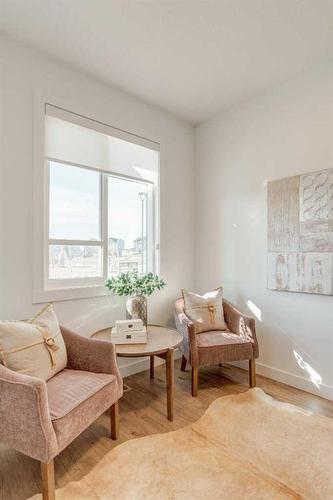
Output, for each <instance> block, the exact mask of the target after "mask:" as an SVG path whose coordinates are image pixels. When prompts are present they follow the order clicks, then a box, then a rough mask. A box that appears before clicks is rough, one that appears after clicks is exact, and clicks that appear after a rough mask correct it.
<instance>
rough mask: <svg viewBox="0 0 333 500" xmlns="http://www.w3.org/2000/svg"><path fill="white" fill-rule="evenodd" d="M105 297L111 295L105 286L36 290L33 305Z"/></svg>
mask: <svg viewBox="0 0 333 500" xmlns="http://www.w3.org/2000/svg"><path fill="white" fill-rule="evenodd" d="M105 295H110V292H109V290H108V289H107V288H106V287H105V286H104V285H95V286H77V287H72V288H54V289H46V290H34V292H33V299H32V302H33V304H43V303H47V302H62V301H65V300H79V299H88V298H93V297H103V296H105Z"/></svg>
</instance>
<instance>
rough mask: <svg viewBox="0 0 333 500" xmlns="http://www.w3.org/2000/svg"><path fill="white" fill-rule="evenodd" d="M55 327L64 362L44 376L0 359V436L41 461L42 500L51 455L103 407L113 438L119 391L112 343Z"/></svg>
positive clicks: (49, 493)
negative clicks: (50, 375) (22, 370)
mask: <svg viewBox="0 0 333 500" xmlns="http://www.w3.org/2000/svg"><path fill="white" fill-rule="evenodd" d="M61 332H62V335H63V338H64V341H65V344H66V349H67V356H68V363H67V368H66V369H65V370H63V371H61V372H60V373H57V374H56V375H55V376H54V377H53V378H51V379H50V380H48V381H47V382H45V381H44V380H42V379H39V378H36V377H31V376H28V375H23V374H21V373H17V372H14V371H12V370H9V369H8V368H5V367H4V366H3V365H1V364H0V440H1V441H3V442H4V443H5V444H6V445H8V446H10V447H12V448H15V449H16V450H18V451H20V452H22V453H24V454H25V455H28V456H30V457H32V458H35V459H36V460H39V461H40V462H41V473H42V488H43V499H44V500H53V499H54V498H55V485H54V464H53V459H54V457H56V456H57V455H58V454H59V453H60V452H61V451H62V450H63V449H64V448H66V446H67V445H68V444H69V443H71V442H72V441H73V440H74V439H75V438H76V437H77V436H78V435H79V434H81V432H82V431H84V430H85V429H86V428H87V427H89V425H90V424H91V423H92V422H93V421H94V420H96V418H98V417H99V416H100V415H101V414H102V413H104V412H105V411H106V410H107V409H108V408H111V438H112V439H117V437H118V400H119V398H121V396H122V394H123V382H122V378H121V375H120V372H119V369H118V365H117V361H116V353H115V348H114V346H113V344H111V342H107V341H103V340H98V339H89V338H86V337H83V336H82V335H78V334H76V333H74V332H71V331H70V330H68V329H67V328H64V327H61Z"/></svg>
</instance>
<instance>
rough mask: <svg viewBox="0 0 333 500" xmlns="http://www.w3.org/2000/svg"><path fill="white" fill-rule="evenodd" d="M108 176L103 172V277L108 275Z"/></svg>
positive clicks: (105, 278)
mask: <svg viewBox="0 0 333 500" xmlns="http://www.w3.org/2000/svg"><path fill="white" fill-rule="evenodd" d="M108 215H109V214H108V176H107V174H101V238H102V247H103V278H104V280H107V277H108Z"/></svg>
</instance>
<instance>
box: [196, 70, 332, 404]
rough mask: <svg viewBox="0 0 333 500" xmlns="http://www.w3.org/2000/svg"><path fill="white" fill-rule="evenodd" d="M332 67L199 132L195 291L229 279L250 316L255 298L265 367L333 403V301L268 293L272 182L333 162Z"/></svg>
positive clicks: (230, 293)
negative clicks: (268, 193) (268, 197)
mask: <svg viewBox="0 0 333 500" xmlns="http://www.w3.org/2000/svg"><path fill="white" fill-rule="evenodd" d="M332 70H333V66H332V65H331V64H330V65H322V66H320V67H317V68H315V69H313V70H312V71H310V72H308V73H304V74H302V75H299V76H298V77H297V78H295V79H293V80H291V81H288V82H285V83H284V84H280V85H277V86H275V87H274V88H271V89H270V90H269V91H267V92H265V93H263V94H261V95H260V96H257V97H256V98H254V99H252V100H250V101H248V102H245V103H242V104H240V105H238V106H236V107H234V108H233V109H231V110H229V111H227V112H225V113H222V114H220V115H219V116H217V117H216V118H214V119H211V120H210V121H208V122H206V123H204V124H202V125H201V126H199V127H198V128H197V130H196V243H195V244H196V250H197V253H196V280H197V281H196V287H197V289H198V290H199V291H204V290H206V289H210V288H212V287H215V286H217V285H220V284H223V286H224V289H225V295H226V296H227V297H228V298H229V299H231V300H232V301H233V302H234V303H236V304H237V305H238V306H239V307H240V308H242V309H243V310H245V311H246V312H248V313H251V314H252V315H253V312H252V311H251V310H250V308H249V307H248V302H247V301H248V300H250V301H252V303H253V304H255V306H257V307H258V308H259V310H260V311H261V321H259V320H257V327H258V334H259V343H260V359H259V366H258V371H259V372H261V373H263V374H264V375H268V376H270V377H272V378H274V379H277V380H281V381H284V382H286V383H289V384H291V385H294V386H297V387H300V388H303V389H306V390H309V391H312V392H314V393H317V394H320V395H323V396H325V397H328V398H331V399H333V297H331V296H320V295H306V294H301V293H290V292H275V291H270V290H267V287H266V238H267V234H266V223H267V217H266V212H267V203H266V189H267V186H266V185H267V181H270V180H273V179H279V178H283V177H288V176H292V175H296V174H301V173H303V172H310V171H313V170H320V169H325V168H329V167H331V168H332V167H333V78H332ZM252 309H253V306H252ZM294 350H295V351H296V352H297V353H298V354H299V355H300V356H302V358H303V360H304V362H305V363H307V364H308V365H304V363H301V364H302V365H303V368H302V367H300V366H299V365H298V363H297V361H296V358H295V355H294V352H293V351H294ZM304 368H305V369H304ZM311 369H312V370H315V372H317V373H318V374H319V375H320V377H321V378H322V385H321V386H320V388H319V389H317V388H316V386H315V385H314V384H313V383H312V382H311V373H312V378H314V377H316V375H315V374H314V373H313V372H311Z"/></svg>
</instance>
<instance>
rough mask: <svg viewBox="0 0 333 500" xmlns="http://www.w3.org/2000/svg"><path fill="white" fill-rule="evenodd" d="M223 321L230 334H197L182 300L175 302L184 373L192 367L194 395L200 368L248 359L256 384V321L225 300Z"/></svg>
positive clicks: (250, 377) (252, 379) (252, 381)
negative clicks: (188, 367)
mask: <svg viewBox="0 0 333 500" xmlns="http://www.w3.org/2000/svg"><path fill="white" fill-rule="evenodd" d="M223 311H224V319H225V322H226V324H227V331H210V332H204V333H195V329H194V325H193V323H192V322H191V320H190V319H189V318H188V317H187V316H186V314H185V310H184V301H183V299H178V300H177V301H176V303H175V322H176V326H177V330H178V331H179V332H180V333H181V334H182V336H183V342H182V344H181V346H180V348H181V350H182V353H183V357H182V364H181V370H182V371H185V370H186V363H187V362H189V363H190V365H191V367H192V396H197V394H198V367H199V366H207V365H214V364H219V363H227V362H230V361H240V360H249V382H250V386H251V387H254V386H255V385H256V371H255V358H257V357H258V356H259V346H258V342H257V337H256V326H255V320H254V319H253V318H250V317H249V316H246V315H245V314H243V313H241V312H240V311H238V309H236V308H235V307H234V306H233V305H232V304H231V303H230V302H228V301H227V300H223Z"/></svg>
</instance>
